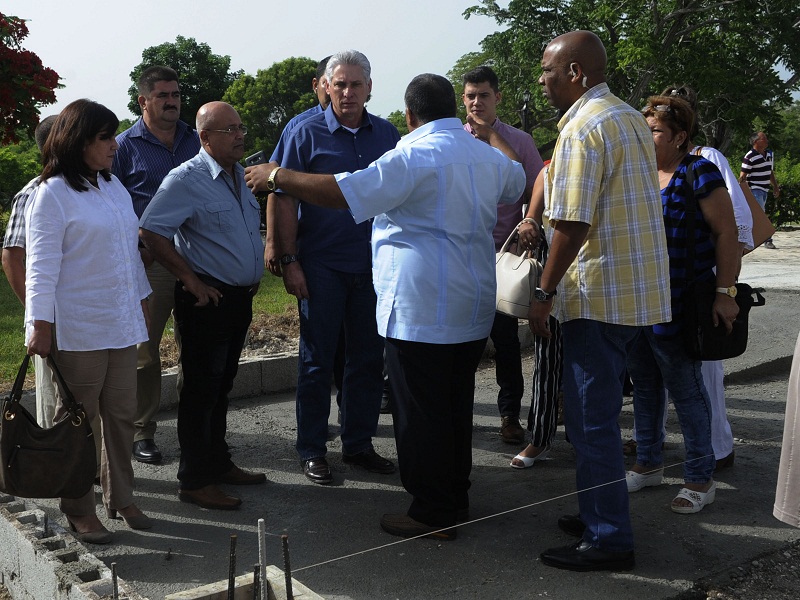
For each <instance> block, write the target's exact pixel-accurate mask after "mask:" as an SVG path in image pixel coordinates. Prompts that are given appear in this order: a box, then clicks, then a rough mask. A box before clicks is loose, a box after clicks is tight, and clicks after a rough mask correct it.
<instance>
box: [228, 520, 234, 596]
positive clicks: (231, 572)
mask: <svg viewBox="0 0 800 600" xmlns="http://www.w3.org/2000/svg"><path fill="white" fill-rule="evenodd" d="M235 588H236V534H235V533H234V534H233V535H231V555H230V562H229V563H228V600H234V598H233V595H234V590H235Z"/></svg>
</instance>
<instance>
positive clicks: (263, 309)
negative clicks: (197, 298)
mask: <svg viewBox="0 0 800 600" xmlns="http://www.w3.org/2000/svg"><path fill="white" fill-rule="evenodd" d="M287 310H297V301H296V300H295V297H294V296H290V295H289V294H287V293H286V290H285V289H284V287H283V279H280V278H278V277H275V276H273V275H271V274H270V273H269V272H268V271H264V277H263V278H262V279H261V287H260V288H259V290H258V294H257V295H256V297H255V299H254V301H253V312H254V314H264V313H266V314H270V315H273V314H275V315H280V314H283V313H284V312H286V311H287ZM24 318H25V309H24V308H23V306H22V304H20V302H19V300H18V299H17V297H16V296H15V295H14V292H13V291H12V290H11V286H10V285H9V283H8V280H7V279H6V276H5V273H3V276H2V280H0V390H8V389H10V388H11V385H12V383H13V382H14V377H16V375H17V370H18V369H19V365H20V362H21V361H22V357H23V355H24V352H25V347H24V345H23V344H24V342H25V337H24V329H23V321H24ZM168 326H171V323H170V324H169V325H168Z"/></svg>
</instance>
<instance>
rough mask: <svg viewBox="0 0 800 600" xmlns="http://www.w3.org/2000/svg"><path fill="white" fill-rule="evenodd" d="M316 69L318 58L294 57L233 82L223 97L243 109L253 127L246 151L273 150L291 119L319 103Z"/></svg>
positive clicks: (245, 117) (239, 109) (241, 112)
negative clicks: (315, 87)
mask: <svg viewBox="0 0 800 600" xmlns="http://www.w3.org/2000/svg"><path fill="white" fill-rule="evenodd" d="M316 71H317V61H315V60H312V59H310V58H306V57H290V58H287V59H286V60H283V61H281V62H277V63H275V64H273V65H272V66H271V67H269V68H268V69H259V70H258V72H257V73H256V75H255V76H253V75H243V76H241V77H239V78H238V79H237V80H236V81H235V82H233V84H231V86H230V87H229V88H228V90H227V91H226V92H225V94H224V96H223V97H222V99H223V100H225V101H226V102H228V103H230V104H231V105H232V106H233V107H234V108H235V109H236V110H237V111H238V112H239V116H240V117H241V118H242V122H243V123H244V124H245V125H247V128H248V129H249V131H248V133H247V137H245V153H246V154H249V153H251V152H255V151H257V150H264V152H266V153H267V156H269V155H270V154H272V151H273V150H274V148H275V146H276V144H277V143H278V138H279V137H280V135H281V132H282V131H283V128H284V127H285V126H286V123H288V122H289V119H291V118H292V117H294V116H295V115H298V114H300V113H301V112H303V111H305V110H308V109H309V108H312V107H313V106H315V105H316V104H318V102H319V101H318V100H317V96H316V94H314V91H313V90H312V89H311V80H312V79H313V78H314V77H315V76H316Z"/></svg>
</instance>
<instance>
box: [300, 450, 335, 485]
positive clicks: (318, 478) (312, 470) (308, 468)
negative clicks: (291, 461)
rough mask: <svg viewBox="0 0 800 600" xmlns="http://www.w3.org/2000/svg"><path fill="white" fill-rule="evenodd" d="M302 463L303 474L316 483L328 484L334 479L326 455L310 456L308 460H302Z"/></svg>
mask: <svg viewBox="0 0 800 600" xmlns="http://www.w3.org/2000/svg"><path fill="white" fill-rule="evenodd" d="M300 464H301V465H302V467H303V474H304V475H305V476H306V477H308V478H309V479H310V480H311V481H313V482H314V483H319V484H321V485H326V484H328V483H330V482H331V481H333V475H331V468H330V467H329V466H328V461H327V460H325V457H324V456H319V457H317V458H310V459H308V460H304V461H301V463H300Z"/></svg>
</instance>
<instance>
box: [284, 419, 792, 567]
mask: <svg viewBox="0 0 800 600" xmlns="http://www.w3.org/2000/svg"><path fill="white" fill-rule="evenodd" d="M782 437H783V435H782V434H781V435H779V436H775V437H770V438H764V439H762V440H753V441H752V442H750V444H748V445H752V444H760V443H764V442H771V441H774V440H777V439H780V438H782ZM709 456H711V457H713V456H714V455H713V454H706V455H705V456H700V457H698V458H695V459H692V460H702V459H704V458H708V457H709ZM686 462H687V461H680V462H676V463H673V464H671V465H664V466H663V468H664V470H665V471H666V470H667V469H672V468H674V467H680V466H683V465H684V464H686ZM660 469H661V467H659V469H656V470H660ZM653 472H654V471H646V472H645V473H643V475H644V474H649V473H653ZM625 479H626V478H625V477H622V478H621V479H615V480H614V481H609V482H606V483H600V484H598V485H595V486H592V487H588V488H584V489H582V490H575V491H573V492H567V493H565V494H561V495H560V496H553V497H552V498H545V499H543V500H538V501H536V502H531V503H530V504H524V505H522V506H517V507H515V508H509V509H508V510H503V511H500V512H497V513H494V514H491V515H486V516H485V517H479V518H477V519H472V520H470V521H464V522H463V523H456V524H455V525H451V526H450V527H442V528H441V529H436V530H434V531H429V532H427V533H423V534H420V535H415V536H414V537H410V538H403V539H399V540H396V541H394V542H389V543H388V544H382V545H380V546H375V547H373V548H367V549H366V550H359V551H358V552H353V553H351V554H345V555H343V556H339V557H337V558H331V559H328V560H324V561H322V562H318V563H314V564H311V565H306V566H305V567H300V568H298V569H292V573H297V572H299V571H305V570H306V569H314V568H316V567H321V566H323V565H327V564H330V563H333V562H338V561H340V560H345V559H348V558H353V557H354V556H359V555H361V554H367V553H369V552H375V551H377V550H383V549H384V548H390V547H391V546H396V545H398V544H404V543H406V542H411V541H413V540H418V539H420V538H424V537H427V536H429V535H433V534H436V533H441V532H443V531H449V530H452V529H456V528H458V527H463V526H464V525H472V524H473V523H478V522H480V521H486V520H487V519H494V518H495V517H500V516H503V515H507V514H510V513H513V512H516V511H518V510H524V509H526V508H532V507H534V506H540V505H542V504H546V503H548V502H554V501H556V500H563V499H565V498H569V497H570V496H577V495H578V494H580V493H583V492H588V491H591V490H596V489H599V488H601V487H605V486H607V485H613V484H616V483H620V482H623V481H625ZM270 535H275V534H270Z"/></svg>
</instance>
